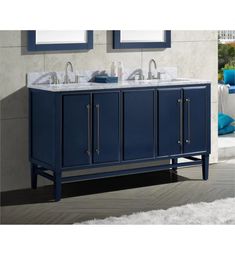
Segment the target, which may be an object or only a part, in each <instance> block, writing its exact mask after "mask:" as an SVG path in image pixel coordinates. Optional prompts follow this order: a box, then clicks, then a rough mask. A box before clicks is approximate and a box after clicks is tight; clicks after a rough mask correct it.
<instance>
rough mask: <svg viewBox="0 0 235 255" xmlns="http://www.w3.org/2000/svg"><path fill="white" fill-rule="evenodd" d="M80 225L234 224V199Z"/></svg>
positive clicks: (87, 222)
mask: <svg viewBox="0 0 235 255" xmlns="http://www.w3.org/2000/svg"><path fill="white" fill-rule="evenodd" d="M80 224H108V225H111V224H112V225H123V224H235V198H226V199H221V200H216V201H214V202H211V203H205V202H201V203H198V204H187V205H183V206H179V207H172V208H169V209H167V210H154V211H148V212H139V213H134V214H131V215H124V216H121V217H109V218H106V219H103V220H99V219H94V220H89V221H85V222H82V223H80Z"/></svg>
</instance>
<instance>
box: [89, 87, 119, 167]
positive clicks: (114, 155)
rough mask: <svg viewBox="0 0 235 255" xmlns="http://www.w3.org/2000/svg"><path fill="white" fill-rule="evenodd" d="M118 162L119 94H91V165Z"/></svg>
mask: <svg viewBox="0 0 235 255" xmlns="http://www.w3.org/2000/svg"><path fill="white" fill-rule="evenodd" d="M119 160H120V103H119V92H104V93H95V94H93V163H106V162H117V161H119Z"/></svg>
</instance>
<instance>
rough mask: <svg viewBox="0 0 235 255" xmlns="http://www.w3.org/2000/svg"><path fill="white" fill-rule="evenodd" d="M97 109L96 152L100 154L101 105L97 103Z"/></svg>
mask: <svg viewBox="0 0 235 255" xmlns="http://www.w3.org/2000/svg"><path fill="white" fill-rule="evenodd" d="M95 107H96V111H97V142H96V150H95V151H96V153H97V154H98V155H99V154H100V105H99V104H97V105H96V106H95Z"/></svg>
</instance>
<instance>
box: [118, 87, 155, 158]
mask: <svg viewBox="0 0 235 255" xmlns="http://www.w3.org/2000/svg"><path fill="white" fill-rule="evenodd" d="M154 93H155V92H154V90H138V91H126V92H124V93H123V114H124V116H123V154H124V155H123V159H124V160H135V159H145V158H153V157H154V147H155V141H154V123H155V121H154V120H155V116H154Z"/></svg>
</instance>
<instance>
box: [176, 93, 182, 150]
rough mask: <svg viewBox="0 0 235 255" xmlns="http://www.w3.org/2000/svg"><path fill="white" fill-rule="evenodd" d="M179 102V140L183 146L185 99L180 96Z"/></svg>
mask: <svg viewBox="0 0 235 255" xmlns="http://www.w3.org/2000/svg"><path fill="white" fill-rule="evenodd" d="M177 102H178V103H179V107H180V134H179V136H180V137H179V140H178V144H180V145H181V146H182V144H183V101H182V99H181V98H179V99H178V101H177Z"/></svg>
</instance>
